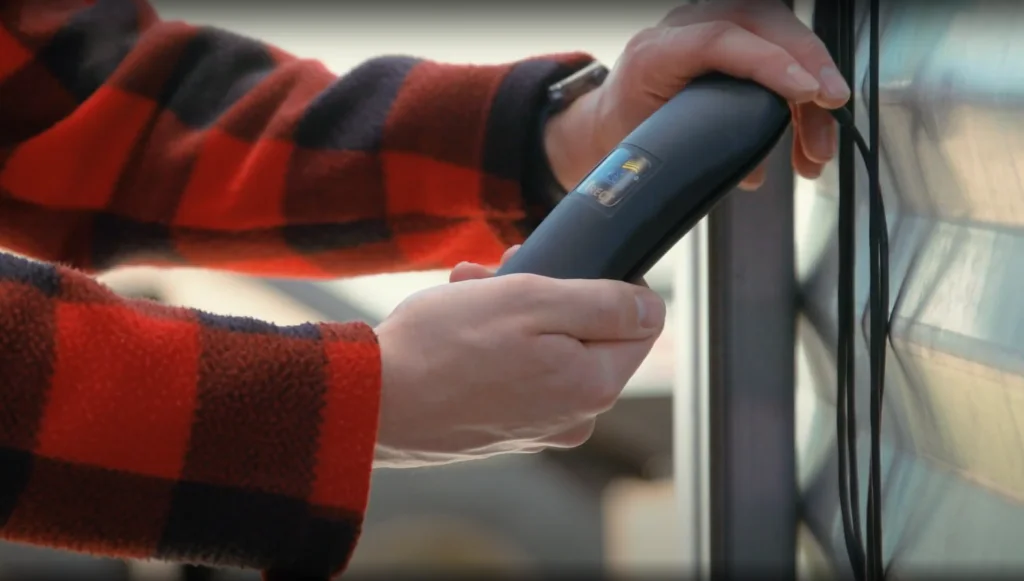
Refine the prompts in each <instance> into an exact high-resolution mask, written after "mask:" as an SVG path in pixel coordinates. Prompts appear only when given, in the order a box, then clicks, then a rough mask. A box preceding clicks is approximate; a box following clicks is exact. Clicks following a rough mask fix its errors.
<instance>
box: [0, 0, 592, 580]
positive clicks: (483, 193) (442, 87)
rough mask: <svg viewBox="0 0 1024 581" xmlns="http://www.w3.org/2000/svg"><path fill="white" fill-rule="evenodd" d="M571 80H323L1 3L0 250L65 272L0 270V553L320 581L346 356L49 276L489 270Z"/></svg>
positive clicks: (350, 373)
mask: <svg viewBox="0 0 1024 581" xmlns="http://www.w3.org/2000/svg"><path fill="white" fill-rule="evenodd" d="M239 9H244V7H243V6H240V7H239ZM587 62H589V58H588V57H587V56H586V55H579V54H571V55H558V56H552V57H545V58H538V59H531V60H526V61H522V62H518V63H512V64H508V65H502V66H468V65H445V64H439V63H434V62H429V61H424V60H420V59H415V58H405V57H390V58H379V59H374V60H371V61H368V62H366V63H365V64H363V65H362V66H360V67H358V68H357V69H355V70H353V71H351V72H350V73H348V74H346V75H344V76H343V77H341V78H338V77H336V76H334V75H332V74H331V73H330V72H329V71H327V70H325V69H324V67H323V66H322V65H321V64H319V63H317V62H314V61H309V60H301V59H298V58H295V57H293V56H291V55H288V54H286V53H284V52H283V51H281V50H279V49H276V48H273V47H270V46H266V45H264V44H261V43H259V42H256V41H253V40H249V39H246V38H242V37H239V36H237V35H234V34H231V33H229V32H225V31H222V30H216V29H212V28H204V27H196V26H191V25H188V24H184V23H180V22H164V21H161V20H160V19H159V18H158V17H157V15H156V14H155V13H154V11H153V10H152V8H151V7H150V6H148V5H147V4H146V3H145V2H143V1H142V0H95V1H92V0H60V1H54V0H2V1H0V245H2V246H4V247H7V248H9V249H12V250H15V251H17V252H19V253H21V254H25V255H29V256H33V257H35V258H38V259H42V260H47V261H50V262H54V263H62V264H64V265H67V266H55V265H53V264H48V263H41V262H33V261H29V260H25V259H22V258H18V257H15V256H13V255H5V254H0V537H3V538H5V539H8V540H13V541H18V542H28V543H35V544H40V545H47V546H54V547H62V548H67V549H72V550H77V551H84V552H90V553H97V554H102V555H110V556H122V557H136V558H149V557H154V558H162V559H174V560H183V561H190V562H201V563H210V564H220V565H237V566H243V567H254V568H261V569H263V570H265V571H267V572H268V573H267V576H268V577H271V578H288V579H295V578H321V577H327V576H329V575H332V574H334V573H337V572H339V571H341V570H342V569H343V568H344V566H345V564H346V562H347V560H348V558H349V556H350V554H351V552H352V550H353V547H354V545H355V541H356V538H357V536H358V534H359V528H360V526H361V522H362V517H363V513H364V511H365V508H366V502H367V494H368V488H369V474H370V468H371V463H372V458H373V448H374V444H375V435H376V423H377V406H378V399H379V390H380V356H379V350H378V348H377V344H376V339H375V336H374V334H373V330H372V329H370V328H369V327H367V326H366V325H365V324H362V323H349V324H307V325H300V326H295V327H278V326H274V325H271V324H268V323H263V322H259V321H255V320H251V319H242V318H233V317H222V316H214V315H210V314H206V313H202V312H198V311H194V310H188V309H180V308H171V307H164V306H160V305H156V304H153V303H150V302H147V301H129V300H124V299H122V298H120V297H117V296H115V295H114V294H113V293H111V292H110V291H109V290H107V289H106V288H104V287H103V286H101V285H99V284H98V283H96V282H95V281H93V280H92V279H91V278H88V277H87V276H85V275H84V274H81V273H80V272H79V271H78V270H72V268H76V269H80V270H87V271H97V270H102V269H105V268H109V267H111V266H114V265H117V264H139V263H147V264H159V265H200V266H205V267H211V268H218V269H224V270H231V271H236V272H243V273H252V274H261V275H276V276H297V277H308V278H323V277H336V276H344V275H351V274H365V273H371V272H384V271H398V270H411V269H420V268H430V267H443V266H449V265H451V264H454V263H455V262H458V261H460V260H474V261H478V262H493V261H494V260H495V259H496V258H497V257H498V256H499V255H500V253H501V252H502V251H503V250H504V249H505V248H506V247H507V246H508V245H509V244H512V243H515V242H518V241H520V240H521V239H522V237H523V236H524V234H525V233H527V232H528V231H529V230H530V229H531V228H532V227H533V226H534V225H535V224H536V223H537V221H539V219H540V218H542V217H543V215H544V214H545V213H546V212H547V211H548V210H549V209H550V201H549V200H545V199H544V198H543V197H541V196H539V195H537V194H536V193H534V192H529V191H524V188H522V187H521V186H520V184H521V183H522V182H523V176H524V172H526V171H527V170H526V169H524V168H525V166H526V165H527V160H528V159H530V158H533V157H535V156H531V155H530V154H531V150H532V148H535V147H536V146H537V143H538V142H539V139H538V136H537V126H538V125H539V119H540V118H539V115H540V114H541V112H540V110H541V102H542V99H543V94H544V89H545V87H546V86H547V85H548V84H549V83H550V82H552V81H553V80H555V79H557V78H561V77H563V76H565V75H566V74H568V73H569V72H571V71H572V70H574V69H576V68H579V67H581V66H583V65H585V64H586V63H587ZM534 151H535V150H534Z"/></svg>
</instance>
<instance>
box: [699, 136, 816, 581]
mask: <svg viewBox="0 0 1024 581" xmlns="http://www.w3.org/2000/svg"><path fill="white" fill-rule="evenodd" d="M791 139H792V137H791V135H789V134H787V136H786V137H785V138H784V139H783V140H782V142H781V143H780V145H779V147H778V148H777V149H776V151H775V152H774V153H773V154H772V155H771V157H770V158H769V177H768V180H767V181H766V183H765V184H764V186H762V188H761V189H760V190H759V191H757V192H743V191H737V192H734V193H733V194H732V195H730V196H729V197H728V198H727V199H726V200H725V201H724V202H723V203H722V204H721V205H720V206H719V207H717V208H716V209H715V210H714V212H713V213H712V214H711V215H710V216H709V222H708V253H709V257H708V270H709V272H708V279H709V285H710V287H709V307H710V312H709V331H708V334H709V357H710V367H709V374H710V378H709V379H710V381H709V383H710V394H709V405H710V418H709V432H710V433H709V443H710V458H709V463H710V474H709V495H710V504H711V506H710V511H711V513H710V558H711V563H710V565H711V571H710V573H711V575H712V577H714V578H718V577H723V578H742V577H755V576H758V577H765V578H778V579H793V578H794V576H795V575H796V527H797V501H798V495H797V489H796V440H795V429H794V421H795V397H794V382H795V369H794V345H795V314H796V308H795V296H796V284H795V280H794V279H795V274H794V266H795V265H794V241H793V236H794V232H793V227H794V196H793V187H794V178H793V171H792V168H791V165H790V155H789V151H790V147H791Z"/></svg>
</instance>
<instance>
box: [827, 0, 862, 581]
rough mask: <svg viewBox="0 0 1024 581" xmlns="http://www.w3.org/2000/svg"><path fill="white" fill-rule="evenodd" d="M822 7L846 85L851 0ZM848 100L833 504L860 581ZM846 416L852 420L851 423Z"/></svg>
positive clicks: (842, 149)
mask: <svg viewBox="0 0 1024 581" xmlns="http://www.w3.org/2000/svg"><path fill="white" fill-rule="evenodd" d="M825 4H826V5H828V7H827V8H825V7H823V8H825V9H826V10H828V9H834V10H836V13H835V14H834V15H833V16H834V19H835V20H836V22H834V23H833V25H834V26H835V32H836V45H837V46H836V54H835V57H836V58H835V60H836V65H837V66H838V67H839V71H840V73H841V74H842V75H843V77H844V78H846V80H847V83H848V84H849V85H850V86H851V87H852V86H855V85H854V83H853V82H852V79H853V75H854V51H853V47H854V38H853V36H854V35H853V25H852V23H853V19H852V17H851V15H852V13H853V2H852V0H836V1H835V2H834V3H827V2H826V3H825ZM853 110H854V104H853V100H852V99H851V101H850V103H849V105H848V109H840V110H837V111H835V112H834V114H835V115H836V117H837V119H838V120H839V122H840V134H839V155H838V163H839V168H838V170H839V220H838V222H839V223H838V239H839V240H838V242H839V280H838V289H837V297H836V299H837V301H836V302H837V310H838V313H837V329H836V330H837V345H836V441H837V448H838V457H839V475H838V476H839V508H840V512H841V513H842V518H843V535H844V538H845V541H846V552H847V555H848V557H849V559H850V566H851V568H852V569H853V573H854V578H855V579H856V580H857V581H864V549H863V539H862V536H861V528H860V492H859V485H858V483H859V477H858V474H857V472H858V471H857V440H856V435H857V426H856V401H855V399H854V395H855V383H854V363H855V360H854V346H855V342H854V339H855V337H856V334H855V328H856V327H855V324H854V318H855V314H854V297H853V292H854V271H855V264H856V263H855V261H856V254H855V243H856V237H855V234H856V214H855V212H856V200H855V198H854V196H855V194H856V192H855V177H856V174H855V173H854V167H853V161H854V157H853V153H854V144H855V140H856V139H857V138H859V137H860V136H859V134H858V133H857V130H856V127H855V125H854V123H853V119H854V118H853ZM850 418H853V420H852V421H851V419H850Z"/></svg>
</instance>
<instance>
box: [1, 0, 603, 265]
mask: <svg viewBox="0 0 1024 581" xmlns="http://www.w3.org/2000/svg"><path fill="white" fill-rule="evenodd" d="M13 1H14V4H15V6H14V8H13V9H12V10H9V11H6V12H4V13H3V15H0V18H3V21H2V25H3V28H4V30H3V31H0V34H3V35H4V38H3V42H4V46H7V45H9V46H10V48H11V50H6V49H5V50H0V53H3V56H0V63H2V66H0V96H2V97H3V98H4V99H5V107H3V108H0V127H2V128H3V129H4V134H6V135H8V136H9V138H8V139H9V142H8V143H5V144H2V145H3V146H5V147H8V148H10V150H9V153H8V154H6V156H5V159H3V163H0V245H3V246H7V247H9V248H12V249H14V250H16V251H19V252H23V253H26V254H29V255H32V256H35V257H39V258H43V259H48V260H59V261H63V262H65V263H69V264H72V265H75V266H78V267H81V268H86V269H89V270H96V269H103V268H107V267H110V266H113V265H115V264H125V263H142V262H146V263H156V264H181V265H185V264H190V265H200V266H208V267H215V268H221V269H226V270H235V271H241V272H247V273H255V274H268V275H284V276H303V277H312V278H321V277H335V276H341V275H350V274H365V273H372V272H386V271H397V270H409V269H421V268H436V267H444V266H450V265H452V264H454V263H456V262H458V261H461V260H472V261H476V262H484V263H487V262H494V261H495V260H496V259H497V258H498V256H500V253H501V251H502V250H503V249H504V248H506V247H507V246H508V245H509V244H512V243H516V242H519V241H521V239H522V238H523V237H524V236H525V235H526V234H527V233H528V232H529V231H530V229H531V228H532V227H533V226H534V225H536V223H537V222H538V221H539V220H540V219H541V218H542V217H543V216H544V215H545V214H546V212H547V211H548V210H550V207H551V202H550V201H549V200H547V199H546V198H545V197H543V196H542V195H540V194H538V193H537V192H531V191H529V189H528V188H524V186H523V184H524V181H526V180H524V175H525V172H526V171H527V170H526V168H527V165H528V164H527V158H528V157H529V154H530V152H531V150H533V149H536V148H537V147H538V146H539V143H540V141H541V140H539V139H535V137H536V136H535V132H534V131H533V130H532V126H533V123H534V122H536V120H537V118H538V116H539V115H540V111H541V105H542V100H543V97H544V89H545V88H546V86H547V85H548V84H549V83H550V82H551V81H552V80H553V79H556V78H560V77H562V76H564V75H566V74H567V73H568V72H569V71H571V70H573V69H575V68H577V67H579V66H582V65H584V64H586V63H587V62H588V61H589V58H588V57H586V56H585V55H576V54H574V55H560V56H552V57H546V58H539V59H531V60H528V61H522V62H518V63H510V64H507V65H494V66H468V65H444V64H439V63H433V62H429V61H424V60H420V59H413V58H404V57H393V58H380V59H374V60H372V61H368V62H366V63H364V64H363V65H362V66H360V67H358V68H356V69H355V70H353V71H351V72H349V73H348V74H346V75H344V76H343V77H341V78H338V77H336V76H335V75H333V74H332V73H330V72H329V71H327V70H326V69H325V68H324V67H323V66H322V65H321V64H320V63H318V62H314V61H309V60H301V59H297V58H295V57H292V56H290V55H287V54H285V53H283V52H282V51H280V50H278V49H275V48H273V47H269V46H265V45H263V44H261V43H259V42H256V41H254V40H251V39H246V38H243V37H239V36H237V35H233V34H230V33H228V32H225V31H220V30H215V29H209V28H197V27H192V26H188V25H185V24H181V23H172V22H161V21H160V20H159V19H158V18H157V17H156V15H155V14H154V13H153V12H152V10H151V9H150V8H149V6H148V5H146V4H145V3H143V2H130V1H128V0H122V1H121V2H109V3H100V4H93V3H91V2H86V1H85V0H82V2H81V4H80V5H79V6H77V7H74V8H72V9H65V10H63V12H60V13H58V11H57V9H54V8H51V7H50V6H49V4H47V3H43V2H36V1H32V0H13ZM19 8H20V11H19ZM19 13H20V15H21V17H20V18H19V17H17V16H11V15H18V14H19ZM40 22H43V23H46V24H45V25H42V26H41V25H40V24H39V23H40ZM71 30H74V32H75V34H68V32H69V31H71ZM44 45H45V46H46V47H47V48H46V50H45V51H44V53H41V54H40V55H39V56H36V57H35V60H34V62H33V61H31V60H30V59H31V58H32V56H31V54H32V53H31V50H30V49H32V48H33V47H39V46H44ZM30 95H31V97H30Z"/></svg>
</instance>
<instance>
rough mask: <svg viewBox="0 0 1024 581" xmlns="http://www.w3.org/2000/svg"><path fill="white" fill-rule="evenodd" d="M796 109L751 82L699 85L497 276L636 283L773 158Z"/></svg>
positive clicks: (611, 161) (710, 79)
mask: <svg viewBox="0 0 1024 581" xmlns="http://www.w3.org/2000/svg"><path fill="white" fill-rule="evenodd" d="M789 121H790V110H789V105H788V103H786V101H785V100H783V99H782V98H780V97H779V96H777V95H776V94H774V93H772V92H771V91H769V90H768V89H766V88H764V87H762V86H761V85H758V84H756V83H754V82H751V81H745V80H740V79H735V78H732V77H727V76H724V75H717V74H716V75H708V76H706V77H701V78H698V79H695V80H694V81H692V82H691V83H690V84H689V85H688V86H687V87H686V88H685V89H683V90H682V91H681V92H680V93H679V94H678V95H676V96H675V97H673V98H672V99H671V100H670V101H668V102H667V103H666V104H665V105H663V106H662V107H661V108H660V109H658V111H656V112H655V113H654V114H653V115H651V117H650V118H648V119H647V120H646V121H644V122H643V123H642V124H641V125H640V126H639V127H637V128H636V129H635V130H634V131H633V132H632V133H630V134H629V136H628V137H626V138H625V139H624V140H623V141H622V143H620V144H619V145H618V146H617V147H616V148H615V149H614V150H613V151H612V152H611V153H610V154H608V156H607V157H605V158H604V160H602V161H601V163H599V164H598V165H597V167H595V168H594V170H593V171H591V173H590V174H588V175H587V177H586V178H584V179H583V181H581V182H580V183H579V185H577V186H576V188H574V189H573V190H572V191H571V192H569V194H568V195H567V196H566V197H565V198H564V199H563V200H562V201H561V202H560V203H559V204H558V205H557V206H556V207H555V208H554V209H553V210H552V212H551V213H550V214H549V215H548V216H547V218H545V219H544V221H543V222H542V223H541V224H540V225H539V226H538V227H537V229H536V230H535V231H534V232H533V234H531V235H530V236H529V238H528V239H527V240H526V242H525V243H524V244H523V246H522V248H520V249H519V251H518V252H516V254H515V255H514V256H513V257H512V258H511V259H509V260H508V262H506V263H505V264H504V265H503V266H502V267H501V268H499V270H498V275H505V274H513V273H531V274H538V275H543V276H549V277H554V278H562V279H578V278H589V279H594V278H601V279H613V280H625V281H635V280H637V279H639V278H640V277H642V276H643V275H644V274H645V273H646V272H647V271H648V270H649V269H650V268H651V266H653V265H654V263H655V262H657V261H658V260H659V259H660V258H661V257H662V256H664V255H665V253H666V252H668V250H669V249H670V248H671V247H672V246H673V245H674V244H675V243H676V242H678V241H679V239H680V238H682V237H683V236H684V235H685V234H686V233H687V232H688V231H690V229H691V228H693V227H694V226H695V225H696V224H697V222H699V221H700V220H701V219H702V218H703V217H704V216H706V215H707V213H708V212H710V211H711V209H712V208H713V207H714V205H715V204H716V203H717V202H718V201H720V200H721V199H722V198H723V197H724V196H725V195H726V194H727V193H729V192H730V191H732V189H733V188H735V187H736V185H737V184H738V183H739V182H740V181H741V180H742V179H743V178H744V177H745V176H746V175H747V174H748V173H750V171H752V170H753V169H754V168H755V167H757V165H758V164H759V163H760V162H761V161H762V160H763V159H764V158H765V157H766V156H767V155H768V153H769V152H771V150H772V148H773V147H774V146H775V144H776V143H777V142H778V140H779V138H780V137H781V136H782V134H783V133H784V132H785V130H786V127H787V126H788V125H789Z"/></svg>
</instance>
